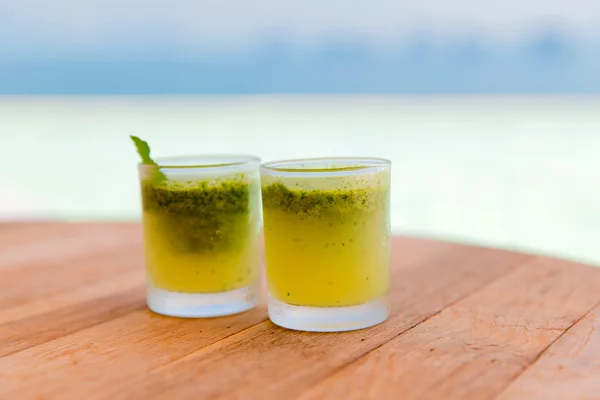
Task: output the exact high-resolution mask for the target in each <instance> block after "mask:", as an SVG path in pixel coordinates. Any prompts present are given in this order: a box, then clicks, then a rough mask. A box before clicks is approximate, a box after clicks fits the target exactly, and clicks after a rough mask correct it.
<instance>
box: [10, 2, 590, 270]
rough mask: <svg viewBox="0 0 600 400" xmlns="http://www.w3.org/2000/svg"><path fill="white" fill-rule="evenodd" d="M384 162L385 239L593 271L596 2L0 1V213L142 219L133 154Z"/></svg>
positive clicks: (19, 217)
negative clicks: (492, 251) (546, 258)
mask: <svg viewBox="0 0 600 400" xmlns="http://www.w3.org/2000/svg"><path fill="white" fill-rule="evenodd" d="M130 134H134V135H138V136H140V137H142V138H144V139H146V140H148V142H149V143H150V144H151V146H152V147H153V149H154V150H153V154H154V155H156V156H161V155H162V156H165V155H173V154H190V153H207V152H211V153H212V152H227V153H232V152H241V153H252V154H256V155H258V156H260V157H261V158H262V159H263V160H265V161H267V160H275V159H284V158H299V157H313V156H314V157H316V156H373V157H384V158H389V159H390V160H392V162H393V178H392V181H393V182H392V185H393V189H392V230H393V231H394V233H398V234H407V235H415V236H423V237H435V238H442V239H448V240H454V241H459V242H466V243H476V244H481V245H487V246H496V247H503V248H509V249H517V250H524V251H530V252H535V253H541V254H549V255H556V256H561V257H566V258H569V259H574V260H580V261H585V262H588V263H591V264H596V265H600V244H599V240H600V161H599V159H600V2H597V1H596V0H572V1H568V2H567V1H563V0H547V1H542V0H521V1H516V0H509V1H505V2H502V3H497V4H496V3H494V4H492V3H488V2H479V1H475V0H455V1H453V2H445V1H440V0H420V1H417V0H409V1H404V2H396V1H387V0H371V1H369V2H367V1H354V0H347V1H345V2H339V1H331V2H318V1H314V0H309V1H304V2H297V3H282V2H276V1H274V0H259V1H254V2H240V1H232V0H227V1H220V2H215V1H207V0H202V1H192V0H174V1H171V2H158V1H144V2H142V1H139V0H131V1H129V2H127V3H122V2H117V1H116V0H107V1H104V2H91V1H74V0H59V1H54V2H45V1H42V0H3V1H2V2H0V135H1V136H0V137H1V145H0V160H1V163H2V164H1V166H2V168H1V169H0V219H2V220H23V219H26V220H31V219H36V220H37V219H53V220H54V219H60V220H69V221H77V220H93V221H106V220H110V221H115V220H117V221H120V220H126V221H129V220H139V219H140V200H139V188H138V182H137V169H136V168H137V166H136V164H137V162H138V158H137V155H136V153H135V150H134V148H133V146H132V144H131V142H130V140H129V137H128V135H130Z"/></svg>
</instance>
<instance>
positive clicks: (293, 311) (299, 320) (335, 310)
mask: <svg viewBox="0 0 600 400" xmlns="http://www.w3.org/2000/svg"><path fill="white" fill-rule="evenodd" d="M389 316H390V302H389V299H388V297H387V296H386V297H382V298H380V299H377V300H373V301H371V302H369V303H365V304H361V305H358V306H348V307H308V306H294V305H291V304H286V303H284V302H282V301H279V300H277V299H275V298H273V297H271V296H269V318H270V319H271V321H273V323H274V324H277V325H279V326H281V327H283V328H288V329H293V330H297V331H308V332H342V331H353V330H357V329H363V328H368V327H370V326H373V325H377V324H380V323H382V322H383V321H385V320H386V319H387V318H388V317H389Z"/></svg>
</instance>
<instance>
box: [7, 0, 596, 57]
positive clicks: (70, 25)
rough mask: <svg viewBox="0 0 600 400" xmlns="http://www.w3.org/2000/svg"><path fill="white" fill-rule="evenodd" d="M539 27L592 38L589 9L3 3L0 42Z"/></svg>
mask: <svg viewBox="0 0 600 400" xmlns="http://www.w3.org/2000/svg"><path fill="white" fill-rule="evenodd" d="M545 24H551V25H552V26H558V27H560V28H562V29H564V30H566V31H570V32H573V33H575V34H578V35H592V34H597V33H598V32H594V30H595V29H598V30H600V28H598V27H599V26H600V1H598V0H569V1H567V0H503V1H489V0H488V1H486V0H404V1H402V0H361V1H358V0H345V1H341V0H329V1H327V0H326V1H324V0H304V1H281V0H254V1H244V0H235V1H234V0H171V1H168V2H167V1H164V0H163V1H157V0H145V1H143V0H128V1H125V2H124V1H122V0H103V1H95V0H87V1H86V0H54V1H49V0H2V2H1V3H0V35H1V37H0V40H2V41H3V42H4V43H6V42H9V43H52V44H62V45H64V46H67V47H72V46H88V45H103V44H115V43H143V42H145V41H164V42H175V43H181V44H190V43H191V44H193V43H202V44H210V43H216V44H218V45H221V44H223V43H244V42H246V41H254V40H256V39H257V38H260V37H261V35H263V34H265V32H268V31H269V30H271V29H279V30H280V31H282V32H284V33H285V34H287V35H289V36H290V37H292V38H299V39H311V38H315V37H319V36H322V35H324V34H328V33H333V32H343V33H354V34H357V35H365V36H367V37H374V38H377V39H388V38H389V39H392V38H397V37H398V36H402V35H405V34H410V33H411V32H415V31H423V30H427V31H429V32H431V33H433V34H437V35H442V36H443V35H455V34H461V33H464V32H471V33H477V34H484V35H489V36H492V37H495V38H500V39H511V38H514V37H516V36H521V35H523V34H526V33H528V32H529V31H531V30H533V29H536V28H539V27H543V26H544V25H545Z"/></svg>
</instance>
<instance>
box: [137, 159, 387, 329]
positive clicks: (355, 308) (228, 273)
mask: <svg viewBox="0 0 600 400" xmlns="http://www.w3.org/2000/svg"><path fill="white" fill-rule="evenodd" d="M390 167H391V163H390V162H389V161H387V160H383V159H377V158H330V159H304V160H289V161H277V162H269V163H264V164H261V163H260V159H258V158H256V157H252V156H240V155H230V156H223V155H219V156H202V157H185V158H182V157H178V158H163V159H158V160H156V165H149V164H140V166H139V176H140V184H141V194H142V210H143V218H142V220H143V232H144V252H145V262H146V271H147V274H146V275H147V304H148V307H149V308H150V309H151V310H153V311H154V312H157V313H160V314H164V315H169V316H175V317H191V318H198V317H217V316H224V315H230V314H235V313H239V312H242V311H246V310H249V309H251V308H253V307H254V306H255V305H256V304H257V302H258V301H259V299H260V297H261V286H262V285H261V282H262V280H261V275H262V273H261V271H262V265H263V263H262V261H261V259H262V250H263V246H262V239H263V235H264V255H265V260H266V281H267V289H268V313H269V318H270V319H271V321H272V322H274V323H275V324H277V325H279V326H281V327H284V328H288V329H295V330H303V331H317V332H332V331H347V330H355V329H362V328H366V327H369V326H372V325H376V324H378V323H380V322H383V321H385V320H386V319H387V318H388V316H389V314H390V303H389V292H390V239H391V237H390V214H389V210H390ZM263 224H264V230H263Z"/></svg>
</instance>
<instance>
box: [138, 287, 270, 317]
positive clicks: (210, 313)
mask: <svg viewBox="0 0 600 400" xmlns="http://www.w3.org/2000/svg"><path fill="white" fill-rule="evenodd" d="M146 296H147V297H146V304H148V308H150V309H151V310H152V311H154V312H155V313H158V314H163V315H168V316H171V317H184V318H207V317H222V316H225V315H231V314H237V313H241V312H243V311H247V310H249V309H251V308H253V307H254V306H255V305H256V301H257V299H258V296H257V287H256V285H252V286H248V287H245V288H241V289H236V290H232V291H229V292H222V293H181V292H169V291H167V290H162V289H157V288H155V287H153V286H152V285H150V284H149V285H148V289H147V295H146Z"/></svg>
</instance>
